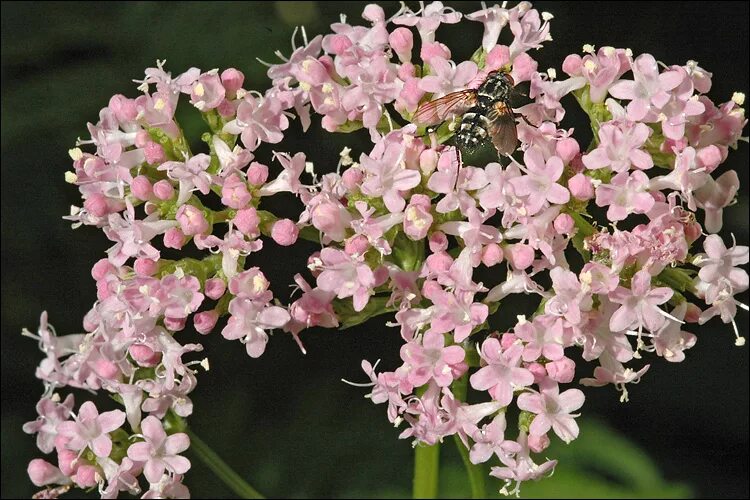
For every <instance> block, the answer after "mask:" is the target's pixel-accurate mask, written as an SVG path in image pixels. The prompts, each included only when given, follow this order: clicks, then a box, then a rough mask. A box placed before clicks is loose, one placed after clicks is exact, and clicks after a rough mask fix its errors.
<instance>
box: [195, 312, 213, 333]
mask: <svg viewBox="0 0 750 500" xmlns="http://www.w3.org/2000/svg"><path fill="white" fill-rule="evenodd" d="M218 319H219V313H217V312H216V311H214V310H211V311H203V312H199V313H197V314H196V315H195V316H193V323H194V325H195V331H197V332H198V333H200V334H201V335H208V334H209V333H211V330H213V328H214V326H216V321H217V320H218Z"/></svg>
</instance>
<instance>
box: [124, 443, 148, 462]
mask: <svg viewBox="0 0 750 500" xmlns="http://www.w3.org/2000/svg"><path fill="white" fill-rule="evenodd" d="M151 450H152V447H151V445H150V444H148V443H145V442H140V443H134V444H131V445H130V447H129V448H128V457H129V458H130V459H131V460H134V461H136V462H145V461H147V460H149V459H150V458H151Z"/></svg>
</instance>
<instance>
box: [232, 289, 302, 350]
mask: <svg viewBox="0 0 750 500" xmlns="http://www.w3.org/2000/svg"><path fill="white" fill-rule="evenodd" d="M229 314H230V315H231V316H230V317H229V321H228V322H227V326H225V327H224V329H223V330H222V331H221V335H222V336H223V337H224V338H225V339H227V340H236V339H242V343H243V344H245V348H246V350H247V354H248V355H249V356H250V357H252V358H257V357H259V356H260V355H261V354H263V352H264V351H265V350H266V343H268V334H267V333H266V330H271V329H274V328H281V327H283V326H284V325H286V323H287V322H288V321H289V319H290V318H291V316H290V315H289V313H288V312H287V310H286V309H284V308H283V307H279V306H267V305H265V304H262V303H259V302H256V301H253V300H250V299H245V298H241V297H237V298H235V299H232V301H231V302H230V303H229Z"/></svg>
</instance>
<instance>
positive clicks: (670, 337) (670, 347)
mask: <svg viewBox="0 0 750 500" xmlns="http://www.w3.org/2000/svg"><path fill="white" fill-rule="evenodd" d="M687 309H688V303H687V302H682V303H681V304H680V305H678V306H677V307H675V308H674V309H673V310H672V313H671V314H672V316H674V317H675V318H677V319H679V320H683V319H685V313H686V312H687ZM697 340H698V338H697V337H696V336H695V335H693V334H692V333H689V332H685V331H682V324H681V323H678V322H677V321H666V322H664V326H662V327H661V328H660V329H659V330H658V331H655V332H654V339H653V344H654V349H655V350H656V354H657V355H659V356H662V357H663V358H664V359H666V360H667V361H671V362H673V363H679V362H681V361H683V360H684V359H685V352H684V351H685V350H686V349H690V348H691V347H693V346H694V345H695V342H696V341H697Z"/></svg>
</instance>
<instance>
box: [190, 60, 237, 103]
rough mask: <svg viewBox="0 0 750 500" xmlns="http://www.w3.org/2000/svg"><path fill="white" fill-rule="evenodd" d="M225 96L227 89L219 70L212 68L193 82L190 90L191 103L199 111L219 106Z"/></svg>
mask: <svg viewBox="0 0 750 500" xmlns="http://www.w3.org/2000/svg"><path fill="white" fill-rule="evenodd" d="M240 85H241V84H240ZM225 96H226V89H225V88H224V86H223V85H222V83H221V78H220V77H219V75H218V71H216V70H212V71H209V72H208V73H203V74H202V75H201V76H199V77H198V80H196V82H195V83H193V86H192V89H191V91H190V103H191V104H192V105H193V106H195V107H196V108H197V109H198V110H199V111H203V112H205V111H208V110H210V109H214V108H216V107H218V106H219V104H221V102H222V101H223V100H224V97H225Z"/></svg>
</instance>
